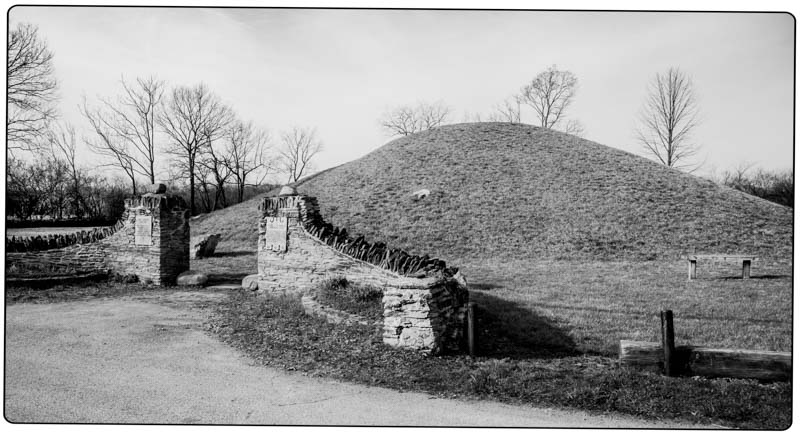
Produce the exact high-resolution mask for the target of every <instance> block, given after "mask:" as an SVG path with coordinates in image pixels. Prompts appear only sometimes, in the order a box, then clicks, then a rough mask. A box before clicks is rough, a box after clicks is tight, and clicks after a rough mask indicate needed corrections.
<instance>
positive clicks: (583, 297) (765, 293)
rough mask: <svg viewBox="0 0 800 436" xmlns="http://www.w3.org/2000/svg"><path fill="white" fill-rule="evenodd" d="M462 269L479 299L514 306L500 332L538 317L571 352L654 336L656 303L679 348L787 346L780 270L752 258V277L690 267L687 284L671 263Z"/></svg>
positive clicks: (608, 348)
mask: <svg viewBox="0 0 800 436" xmlns="http://www.w3.org/2000/svg"><path fill="white" fill-rule="evenodd" d="M463 271H464V273H465V274H466V275H467V279H468V281H469V282H470V288H471V298H472V299H473V300H474V301H476V302H478V304H479V305H484V306H487V307H488V308H489V310H491V308H492V307H493V306H496V305H497V303H496V300H500V301H504V302H507V304H513V305H514V307H515V309H516V310H515V311H513V312H512V313H513V314H514V315H515V316H508V315H506V316H503V317H502V319H503V320H504V326H503V329H505V330H509V331H515V332H517V333H516V334H518V335H521V336H522V335H536V334H539V332H530V331H526V330H525V329H526V326H527V325H528V324H527V323H526V322H525V319H546V320H548V322H547V328H549V329H550V333H549V336H550V337H562V338H567V339H568V342H567V343H565V347H567V346H569V347H572V348H573V349H574V351H575V352H578V353H599V354H603V355H608V356H615V355H616V353H617V352H618V346H619V341H620V340H621V339H630V340H640V341H660V337H659V336H658V335H659V329H660V319H659V311H660V310H662V309H670V310H672V311H673V312H674V313H675V329H676V332H675V333H676V338H675V340H676V343H678V344H692V345H704V346H713V347H722V348H744V349H758V350H773V351H791V350H792V306H791V301H792V278H791V269H790V268H787V267H781V266H778V267H775V266H770V265H763V264H759V263H758V262H756V263H755V264H754V267H753V278H752V279H750V280H741V279H740V278H739V277H740V275H741V265H736V264H721V265H716V266H714V265H707V264H699V265H698V271H699V278H698V279H697V280H692V281H688V280H687V279H686V265H685V262H678V261H675V262H664V261H652V262H577V261H546V262H537V263H525V262H522V261H520V262H516V263H509V262H486V263H483V264H479V265H468V266H467V267H465V268H464V269H463ZM504 310H505V312H509V310H508V309H504ZM540 324H541V323H540Z"/></svg>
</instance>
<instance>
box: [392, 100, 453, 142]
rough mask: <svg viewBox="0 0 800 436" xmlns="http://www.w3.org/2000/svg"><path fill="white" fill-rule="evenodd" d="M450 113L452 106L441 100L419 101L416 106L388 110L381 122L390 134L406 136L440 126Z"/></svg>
mask: <svg viewBox="0 0 800 436" xmlns="http://www.w3.org/2000/svg"><path fill="white" fill-rule="evenodd" d="M449 115H450V108H449V107H447V106H446V105H445V104H444V103H442V102H440V101H439V102H436V103H432V104H431V103H417V105H416V106H400V107H397V108H395V109H393V110H391V111H389V112H387V113H386V114H384V116H383V118H382V119H381V120H380V121H379V123H380V125H381V127H383V128H384V130H386V132H387V133H389V135H390V136H394V135H403V136H406V135H410V134H412V133H417V132H421V131H423V130H429V129H433V128H434V127H439V126H441V125H442V124H444V123H445V122H446V121H447V118H448V116H449Z"/></svg>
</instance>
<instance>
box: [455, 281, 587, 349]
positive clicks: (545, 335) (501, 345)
mask: <svg viewBox="0 0 800 436" xmlns="http://www.w3.org/2000/svg"><path fill="white" fill-rule="evenodd" d="M474 289H475V288H474V287H473V291H472V292H471V293H470V300H471V301H473V302H475V303H476V304H477V309H476V317H477V341H478V354H479V355H480V356H486V357H497V358H505V357H509V358H514V359H523V358H531V357H536V358H557V357H565V356H575V355H579V354H582V353H579V352H578V350H577V347H576V345H575V341H574V340H573V339H572V337H570V336H569V335H568V334H567V333H566V332H565V331H564V330H562V329H561V328H560V327H558V326H557V325H556V323H555V322H554V321H553V320H552V319H549V318H547V317H545V316H542V315H539V314H537V313H536V312H534V311H532V310H530V309H528V308H525V307H522V306H520V305H519V304H517V303H514V302H512V301H508V300H503V299H501V298H498V297H495V296H492V295H488V294H486V293H483V292H479V291H475V290H474Z"/></svg>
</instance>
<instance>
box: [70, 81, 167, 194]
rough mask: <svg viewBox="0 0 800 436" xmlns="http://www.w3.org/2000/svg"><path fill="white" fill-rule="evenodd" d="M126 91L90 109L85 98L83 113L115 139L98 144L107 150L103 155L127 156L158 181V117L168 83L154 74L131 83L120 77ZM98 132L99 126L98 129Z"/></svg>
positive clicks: (152, 180) (142, 172)
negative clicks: (156, 168) (165, 83)
mask: <svg viewBox="0 0 800 436" xmlns="http://www.w3.org/2000/svg"><path fill="white" fill-rule="evenodd" d="M120 83H121V84H122V89H123V90H124V92H123V93H122V94H121V95H119V96H117V97H116V98H115V99H113V100H111V99H107V98H101V99H100V101H101V102H102V104H101V107H99V108H90V107H89V106H88V104H87V103H86V101H85V99H84V103H83V107H82V108H81V112H82V113H83V114H84V116H85V117H87V118H90V120H89V121H90V123H91V124H92V125H93V126H94V125H98V126H100V127H102V129H103V130H104V131H105V132H106V134H107V135H108V136H109V137H111V138H113V139H114V140H113V141H101V142H99V143H97V144H96V145H97V146H98V147H104V148H106V150H103V151H102V152H100V154H104V155H110V156H114V158H115V160H117V161H119V159H118V158H117V156H118V155H124V159H123V160H124V161H125V165H126V166H131V167H132V168H133V172H135V173H136V174H139V175H141V176H144V177H145V178H147V179H148V181H149V182H150V183H155V160H156V138H155V136H156V120H157V116H158V113H159V112H160V111H161V99H162V96H163V94H164V82H162V81H159V80H157V79H155V78H153V77H148V78H144V79H142V78H137V79H136V83H135V84H133V85H130V84H128V83H126V82H125V80H124V79H122V80H120ZM95 131H97V128H95Z"/></svg>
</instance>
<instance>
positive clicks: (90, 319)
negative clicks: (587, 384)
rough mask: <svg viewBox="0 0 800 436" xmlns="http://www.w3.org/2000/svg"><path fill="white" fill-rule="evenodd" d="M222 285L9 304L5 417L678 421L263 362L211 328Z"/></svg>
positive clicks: (538, 423) (531, 423)
mask: <svg viewBox="0 0 800 436" xmlns="http://www.w3.org/2000/svg"><path fill="white" fill-rule="evenodd" d="M222 297H224V292H220V291H216V292H214V291H211V292H209V291H204V292H194V293H191V292H174V293H165V294H162V295H158V296H149V297H125V298H117V299H102V300H99V299H98V300H90V301H80V302H69V303H58V304H17V305H11V306H7V307H6V326H5V327H6V330H5V334H6V336H5V339H6V350H5V351H6V353H5V377H6V378H5V410H4V413H5V417H6V419H7V420H9V421H11V422H39V423H159V424H166V423H184V424H195V423H197V424H200V423H203V424H210V423H214V424H276V425H292V424H294V425H298V424H299V425H383V426H387V425H388V426H395V425H412V426H417V425H419V426H492V427H505V426H508V427H670V428H675V427H679V426H684V424H679V423H672V422H668V423H664V422H660V423H658V422H656V423H654V422H649V421H641V420H635V419H631V418H622V417H617V416H596V415H590V414H587V413H581V412H565V411H560V410H552V409H540V408H532V407H521V406H509V405H504V404H501V403H495V402H476V401H460V400H450V399H439V398H431V397H429V396H427V395H425V394H419V393H406V392H397V391H392V390H388V389H383V388H375V387H367V386H361V385H355V384H348V383H340V382H334V381H329V380H324V379H319V378H311V377H304V376H302V375H298V374H290V373H286V372H283V371H279V370H276V369H272V368H266V367H261V366H255V365H253V364H251V362H249V361H248V360H247V359H246V358H244V357H242V356H241V355H240V354H239V353H238V352H237V351H236V350H234V349H233V348H231V347H229V346H227V345H225V344H223V343H220V342H219V341H217V340H216V339H214V338H213V337H211V336H209V335H207V334H206V333H205V332H204V331H203V329H202V327H201V324H202V322H203V320H204V319H205V313H204V311H203V310H202V307H203V306H204V305H207V304H210V303H212V302H213V301H214V300H215V299H218V298H222Z"/></svg>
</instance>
